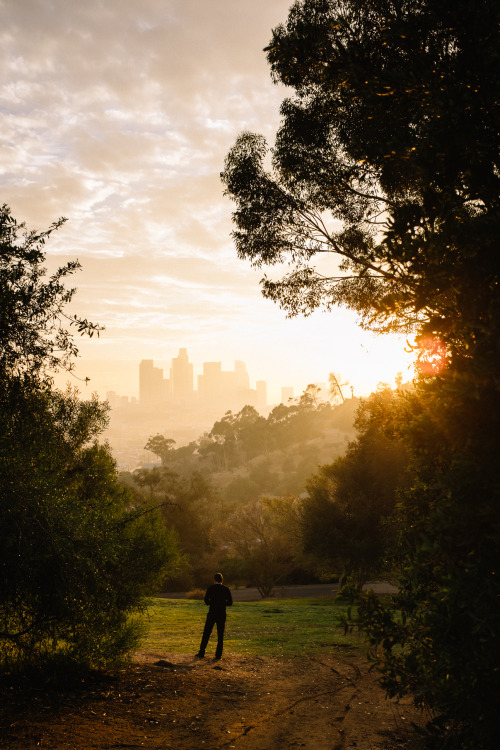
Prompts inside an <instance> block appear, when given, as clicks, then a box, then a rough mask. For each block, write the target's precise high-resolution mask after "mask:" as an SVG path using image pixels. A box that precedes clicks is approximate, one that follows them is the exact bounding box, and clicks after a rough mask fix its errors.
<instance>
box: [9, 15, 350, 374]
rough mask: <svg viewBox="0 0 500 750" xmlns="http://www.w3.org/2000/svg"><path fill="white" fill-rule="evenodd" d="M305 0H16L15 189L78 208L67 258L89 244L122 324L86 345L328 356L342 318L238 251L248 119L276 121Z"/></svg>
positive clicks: (307, 361) (101, 302)
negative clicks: (237, 146) (279, 290)
mask: <svg viewBox="0 0 500 750" xmlns="http://www.w3.org/2000/svg"><path fill="white" fill-rule="evenodd" d="M290 3H291V0H273V1H272V2H269V0H252V2H251V3H250V2H244V1H243V0H85V2H68V0H17V1H16V2H6V1H5V0H4V2H2V1H1V0H0V7H1V9H2V27H1V29H0V117H1V124H2V127H1V128H0V183H1V189H2V196H1V200H2V202H3V201H5V202H7V203H8V204H9V205H10V206H11V208H12V210H13V213H14V215H15V216H16V218H18V219H19V220H26V222H27V224H28V226H30V227H36V228H45V227H47V226H48V225H49V224H50V223H51V222H53V221H54V220H56V219H57V218H58V217H59V216H66V217H68V219H69V221H68V222H67V224H65V225H64V227H62V228H61V229H60V230H59V231H58V232H57V234H56V235H54V236H53V237H52V238H51V240H50V243H49V245H48V246H47V250H48V253H49V255H50V258H49V266H50V267H52V268H53V267H54V265H57V264H58V263H63V262H65V261H66V260H67V259H72V258H75V257H77V258H78V259H79V260H80V262H81V263H82V266H83V271H82V272H81V273H80V274H79V275H78V276H77V277H76V279H75V283H76V285H77V287H78V294H77V295H76V297H75V300H74V305H73V307H74V309H75V311H78V312H80V313H81V314H82V315H84V316H86V317H88V318H89V319H91V320H96V321H98V322H100V323H102V324H105V325H106V329H107V330H106V332H105V334H104V335H103V337H102V339H101V340H100V341H98V342H95V340H93V341H91V342H89V343H85V342H84V341H82V347H81V349H82V352H85V356H87V355H88V353H89V352H92V351H95V352H96V353H95V354H94V355H93V356H94V357H101V356H102V357H104V356H107V357H109V358H111V359H113V358H120V357H121V358H123V357H126V358H127V357H130V356H131V353H132V352H133V353H134V356H136V357H137V358H138V359H140V358H142V357H144V358H146V357H159V358H163V359H168V358H169V357H171V356H174V354H175V353H176V350H177V349H178V348H179V347H180V346H186V345H187V346H189V347H191V348H192V351H193V354H196V355H197V356H199V357H200V358H205V359H214V358H215V359H221V358H222V359H226V360H231V359H233V358H241V359H246V358H247V357H248V358H250V357H255V360H256V362H257V360H258V361H259V362H260V366H258V369H259V375H260V377H263V376H264V375H265V368H266V367H269V368H271V366H272V367H274V369H276V368H278V367H281V368H282V369H283V370H285V372H286V373H287V377H288V374H289V373H290V372H291V371H292V370H293V368H294V367H296V368H297V369H301V370H305V368H306V367H309V368H310V369H311V368H313V367H318V362H319V361H321V362H323V363H324V364H323V367H325V368H326V367H328V364H327V363H328V361H329V359H331V358H332V357H331V356H330V353H329V347H328V345H327V346H325V336H328V334H327V333H326V331H327V330H328V329H327V325H326V322H323V319H321V323H318V320H319V318H314V320H313V319H311V320H310V321H309V322H306V321H302V322H301V323H300V325H299V324H298V323H297V322H290V321H286V320H285V316H284V314H283V313H282V312H281V311H280V310H279V309H278V308H276V307H275V306H273V305H272V303H270V302H269V301H266V300H263V299H262V298H261V296H260V292H259V288H258V279H259V278H260V276H261V275H262V274H261V273H260V272H259V271H256V270H255V269H251V268H249V266H248V264H245V263H243V262H240V261H239V260H238V259H237V258H236V253H235V250H234V248H233V246H232V243H231V240H230V232H231V221H230V215H231V211H232V210H233V208H232V205H231V203H230V201H229V200H228V199H227V198H225V197H223V194H222V185H221V183H220V180H219V173H220V171H221V170H222V169H223V164H224V157H225V155H226V153H227V152H228V150H229V148H230V147H231V145H232V144H233V143H234V140H235V138H236V136H237V134H238V133H239V132H240V131H241V130H243V129H249V130H255V131H257V132H261V133H263V134H264V135H265V136H266V137H267V138H268V139H272V136H273V133H274V132H275V130H276V127H277V124H278V121H279V104H280V101H281V99H282V98H283V95H284V93H285V92H284V90H283V89H279V88H278V87H276V86H274V85H273V84H272V82H271V80H270V76H269V70H268V67H267V63H266V59H265V54H264V53H263V52H262V49H263V47H265V46H266V44H267V43H268V41H269V39H270V37H271V30H272V28H273V27H274V26H276V25H277V24H278V23H280V22H282V21H284V20H285V19H286V16H287V12H288V8H289V5H290ZM351 318H352V316H351ZM351 318H350V319H349V320H351ZM325 320H326V319H325ZM335 320H336V321H339V320H342V321H344V320H345V318H336V319H335ZM336 325H337V327H338V328H339V329H340V328H342V326H344V325H346V326H347V329H348V331H349V332H350V333H347V334H346V337H347V338H348V337H349V336H350V337H351V339H352V338H353V334H352V330H353V326H354V323H352V320H351V322H350V323H349V324H347V323H344V322H342V323H341V324H340V326H339V325H338V322H336V323H333V321H332V322H330V326H331V327H332V326H333V329H335V326H336ZM349 326H350V327H349ZM347 329H346V330H347ZM335 335H337V334H335ZM330 338H332V336H330ZM354 338H355V336H354ZM337 341H340V338H339V337H338V335H337ZM338 346H339V344H337V348H338ZM317 352H320V353H321V356H319V355H318V356H317ZM318 357H319V358H318ZM256 367H257V365H256ZM337 369H339V368H337ZM324 377H325V376H324Z"/></svg>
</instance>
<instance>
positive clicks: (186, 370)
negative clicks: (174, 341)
mask: <svg viewBox="0 0 500 750" xmlns="http://www.w3.org/2000/svg"><path fill="white" fill-rule="evenodd" d="M170 382H171V390H172V396H173V398H174V399H175V400H176V401H177V400H184V401H185V400H188V399H191V398H192V397H193V365H192V364H191V363H190V362H189V360H188V355H187V349H179V354H178V356H177V357H174V358H173V359H172V367H171V368H170Z"/></svg>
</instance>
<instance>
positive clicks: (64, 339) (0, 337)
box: [0, 204, 102, 378]
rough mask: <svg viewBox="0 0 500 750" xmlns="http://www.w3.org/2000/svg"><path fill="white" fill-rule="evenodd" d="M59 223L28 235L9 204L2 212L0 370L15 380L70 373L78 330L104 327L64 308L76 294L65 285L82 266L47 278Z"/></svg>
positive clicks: (75, 265) (72, 265)
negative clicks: (48, 252) (48, 247)
mask: <svg viewBox="0 0 500 750" xmlns="http://www.w3.org/2000/svg"><path fill="white" fill-rule="evenodd" d="M64 221H65V220H64V219H60V220H59V221H58V222H56V223H55V224H52V226H51V227H50V228H49V229H48V230H46V231H45V232H35V231H30V232H28V231H27V230H25V225H24V224H18V223H17V222H16V220H15V219H14V218H13V217H12V216H11V214H10V209H9V208H8V206H6V205H5V204H4V205H3V206H2V207H0V371H2V372H7V373H10V374H12V375H18V376H20V375H25V374H29V376H30V377H31V378H33V377H35V376H38V375H42V376H47V374H48V373H50V372H51V371H53V370H56V369H58V368H60V367H62V368H64V369H66V370H71V369H72V368H73V362H72V360H73V358H74V357H75V356H76V355H77V354H78V349H77V347H76V344H75V341H74V335H73V334H72V332H70V331H69V330H68V328H69V327H71V326H73V327H74V328H76V331H77V332H78V333H79V334H81V335H83V334H87V335H89V336H93V334H94V333H95V334H97V335H99V332H100V331H101V330H102V328H101V327H100V326H98V325H96V324H94V323H90V322H89V321H88V320H84V319H82V318H78V317H77V316H76V315H73V316H72V317H70V316H69V315H67V314H66V312H65V310H64V308H65V307H66V306H67V305H68V304H69V302H70V301H71V299H72V297H73V295H74V293H75V289H66V288H65V286H64V280H65V279H66V278H67V277H68V276H70V275H71V274H73V273H75V271H78V270H79V269H80V264H79V263H78V262H77V261H71V262H69V263H67V264H66V265H65V266H63V267H61V268H59V269H58V270H57V271H56V272H55V273H54V274H52V276H50V277H49V278H46V277H45V268H44V267H43V263H44V262H45V257H46V256H45V252H44V245H45V242H46V241H47V239H48V238H49V237H50V235H51V234H52V232H54V231H55V230H56V229H58V228H59V227H60V226H61V225H62V224H63V223H64Z"/></svg>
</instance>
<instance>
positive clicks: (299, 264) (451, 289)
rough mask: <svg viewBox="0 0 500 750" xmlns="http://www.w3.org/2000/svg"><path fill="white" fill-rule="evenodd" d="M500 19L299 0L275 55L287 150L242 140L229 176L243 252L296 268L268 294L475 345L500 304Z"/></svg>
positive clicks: (278, 35) (279, 31) (465, 9)
mask: <svg viewBox="0 0 500 750" xmlns="http://www.w3.org/2000/svg"><path fill="white" fill-rule="evenodd" d="M498 13H499V10H498V4H497V3H495V2H493V0H483V1H482V2H479V3H474V4H472V3H470V2H469V0H458V1H457V2H455V1H454V2H439V3H436V2H431V1H430V0H424V1H421V2H413V0H412V2H407V1H404V0H396V1H395V2H389V1H387V0H375V1H373V2H364V1H363V0H347V1H346V2H340V0H304V2H300V3H295V5H294V6H293V7H292V8H291V10H290V14H289V17H288V20H287V22H286V24H283V25H280V26H278V27H277V28H276V29H275V30H274V32H273V36H272V40H271V42H270V44H269V46H268V48H267V54H268V60H269V63H270V65H271V70H272V75H273V77H274V79H275V80H276V81H277V82H281V83H283V84H285V85H286V86H288V87H290V88H291V89H293V90H294V96H290V97H289V98H287V99H285V100H284V102H283V104H282V108H281V114H282V123H281V126H280V128H279V131H278V133H277V136H276V143H275V145H274V147H273V149H272V150H269V148H268V147H267V144H266V143H265V140H264V138H263V137H262V136H259V135H255V134H252V133H243V134H242V135H241V136H240V137H239V138H238V140H237V142H236V144H235V145H234V147H233V148H232V149H231V151H230V152H229V154H228V156H227V159H226V166H225V170H224V172H223V174H222V179H223V182H224V184H225V186H226V192H227V194H228V195H229V196H230V197H231V198H233V199H234V200H235V202H236V204H237V209H236V211H235V213H234V215H233V219H234V223H235V227H236V228H235V230H234V233H233V236H234V240H235V243H236V247H237V251H238V254H239V256H240V257H242V258H247V259H249V260H250V261H251V262H252V263H253V264H255V265H256V266H259V267H260V266H265V265H268V266H272V265H275V264H280V263H282V262H285V263H289V264H290V265H291V270H290V271H289V272H288V273H286V274H285V275H284V276H283V277H282V278H281V279H278V280H271V279H269V278H266V277H265V278H264V279H263V292H264V295H266V296H268V297H271V298H272V299H275V300H277V301H278V302H280V303H281V304H282V305H283V306H284V307H285V308H286V309H287V310H288V311H289V312H290V313H292V314H295V313H297V312H303V313H306V314H307V313H309V312H311V311H312V310H314V309H315V308H316V307H318V306H319V305H326V307H331V306H332V305H335V304H343V303H346V304H348V305H349V306H350V307H352V308H354V309H355V310H357V311H358V312H359V313H360V316H361V319H362V321H363V322H364V323H365V324H366V325H369V326H372V327H375V328H376V329H379V330H390V329H398V330H408V329H410V328H412V327H414V326H415V325H416V324H417V325H419V327H420V330H421V332H422V333H423V332H425V333H432V334H440V335H442V336H444V337H445V338H446V340H447V341H448V343H449V345H451V344H454V345H455V346H457V347H458V348H459V349H460V350H462V351H463V349H464V348H465V347H467V346H469V347H470V346H476V345H477V344H478V339H481V338H482V331H483V329H484V326H485V324H486V325H488V324H489V323H490V318H491V315H492V313H494V312H495V311H496V309H497V307H498V263H497V255H496V252H495V249H496V238H497V236H498V188H499V174H498V167H499V164H498V101H497V96H498V76H499V70H500V65H499V62H500V60H499V51H498ZM268 155H270V157H271V159H270V161H269V156H268ZM329 258H331V259H330V260H328V259H329ZM478 290H480V294H478Z"/></svg>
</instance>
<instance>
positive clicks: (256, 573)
mask: <svg viewBox="0 0 500 750" xmlns="http://www.w3.org/2000/svg"><path fill="white" fill-rule="evenodd" d="M299 504H300V503H299V501H298V500H297V499H296V498H293V497H287V498H262V499H260V500H257V501H254V502H252V503H248V504H247V505H245V506H243V507H240V508H238V509H237V510H235V511H234V512H233V513H231V515H230V516H229V517H228V518H227V519H226V520H225V521H224V522H223V523H222V524H220V525H218V526H217V527H216V528H214V530H213V536H214V539H215V540H216V542H218V546H219V548H220V549H221V551H222V559H221V560H220V565H221V567H223V568H224V570H225V571H226V573H227V575H229V576H230V577H231V578H232V579H233V580H236V581H240V580H247V581H248V582H249V583H250V584H251V585H253V586H256V587H257V589H258V591H259V593H260V595H261V596H262V597H263V598H264V597H268V596H270V595H271V594H272V592H273V590H274V588H275V586H276V585H277V584H279V583H280V582H283V581H284V579H285V578H286V576H287V575H288V574H289V573H291V572H292V571H293V570H294V568H295V567H297V565H298V560H297V559H298V557H299V551H298V548H297V541H298V538H299V533H298V530H297V526H298V520H299Z"/></svg>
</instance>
